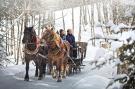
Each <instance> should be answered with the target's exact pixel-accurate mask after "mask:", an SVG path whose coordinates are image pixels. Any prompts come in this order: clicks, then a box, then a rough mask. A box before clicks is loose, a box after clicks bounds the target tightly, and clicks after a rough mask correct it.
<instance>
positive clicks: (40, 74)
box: [38, 65, 43, 80]
mask: <svg viewBox="0 0 135 89" xmlns="http://www.w3.org/2000/svg"><path fill="white" fill-rule="evenodd" d="M42 78H43V65H40V66H39V76H38V80H41V79H42Z"/></svg>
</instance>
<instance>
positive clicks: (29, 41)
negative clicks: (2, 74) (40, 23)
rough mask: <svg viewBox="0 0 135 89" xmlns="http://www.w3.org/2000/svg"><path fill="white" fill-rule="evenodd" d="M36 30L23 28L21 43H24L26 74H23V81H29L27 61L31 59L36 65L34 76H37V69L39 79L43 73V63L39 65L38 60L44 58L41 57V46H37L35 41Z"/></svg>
mask: <svg viewBox="0 0 135 89" xmlns="http://www.w3.org/2000/svg"><path fill="white" fill-rule="evenodd" d="M36 41H37V39H36V32H35V30H34V29H33V27H25V29H24V36H23V40H22V43H23V44H25V46H24V53H25V62H26V74H25V78H24V80H25V81H29V62H30V61H31V60H33V61H34V62H35V65H36V71H35V76H36V77H38V69H39V70H40V74H39V79H42V75H43V73H45V70H43V69H45V68H43V67H45V65H41V63H39V61H40V60H41V61H40V62H44V63H45V61H43V60H46V58H43V57H41V54H42V53H41V47H37V43H36Z"/></svg>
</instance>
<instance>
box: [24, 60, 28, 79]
mask: <svg viewBox="0 0 135 89" xmlns="http://www.w3.org/2000/svg"><path fill="white" fill-rule="evenodd" d="M24 80H25V81H29V60H27V61H26V74H25V78H24Z"/></svg>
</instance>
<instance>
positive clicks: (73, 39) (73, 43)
mask: <svg viewBox="0 0 135 89" xmlns="http://www.w3.org/2000/svg"><path fill="white" fill-rule="evenodd" d="M66 40H67V41H68V42H69V43H70V45H71V46H73V47H75V37H74V36H73V35H72V34H68V35H67V36H66Z"/></svg>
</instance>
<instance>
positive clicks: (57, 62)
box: [41, 28, 70, 82]
mask: <svg viewBox="0 0 135 89" xmlns="http://www.w3.org/2000/svg"><path fill="white" fill-rule="evenodd" d="M41 40H42V41H44V42H45V43H46V44H47V45H48V46H49V47H48V63H49V65H50V67H51V71H52V77H53V78H57V82H61V81H62V78H61V77H63V78H65V77H66V72H67V71H66V68H67V62H68V57H69V50H70V44H69V43H68V42H67V41H63V40H62V39H61V38H60V36H59V35H58V34H57V33H55V32H54V30H53V29H48V28H46V30H45V31H44V32H43V34H42V37H41ZM53 66H55V69H54V67H53ZM62 72H63V73H62Z"/></svg>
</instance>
